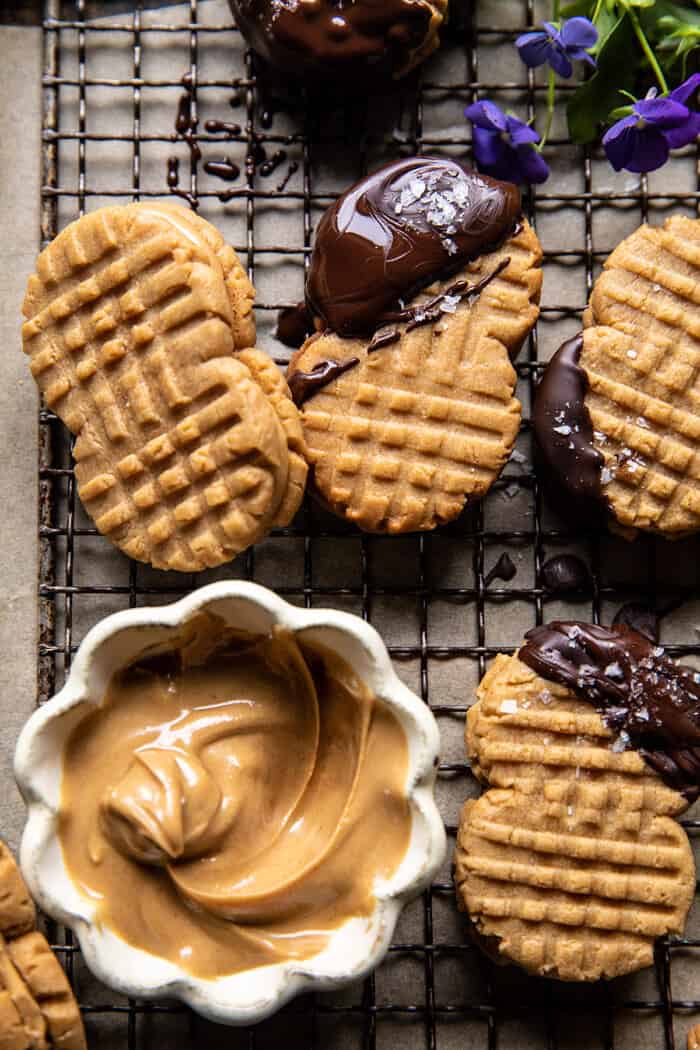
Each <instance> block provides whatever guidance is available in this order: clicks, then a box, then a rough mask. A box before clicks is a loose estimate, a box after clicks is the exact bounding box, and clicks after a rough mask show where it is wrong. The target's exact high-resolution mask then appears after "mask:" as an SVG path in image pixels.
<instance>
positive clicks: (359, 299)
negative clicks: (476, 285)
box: [306, 157, 520, 336]
mask: <svg viewBox="0 0 700 1050" xmlns="http://www.w3.org/2000/svg"><path fill="white" fill-rule="evenodd" d="M519 214H520V195H519V193H518V190H517V189H516V187H515V186H513V185H512V184H511V183H506V182H497V181H496V180H495V179H490V178H488V177H487V176H485V175H479V174H477V173H476V172H471V171H467V170H466V169H465V168H463V167H462V166H461V164H458V163H457V162H456V161H453V160H449V159H447V158H444V157H442V158H439V157H409V158H407V159H403V160H399V161H395V162H394V163H392V164H388V165H386V166H385V167H383V168H380V169H379V171H376V172H374V174H372V175H369V176H367V178H365V179H363V180H362V181H361V182H358V183H357V184H356V185H355V186H353V187H351V188H350V189H349V190H348V191H347V192H346V193H344V194H343V195H342V196H341V197H340V198H339V199H338V200H337V201H336V203H335V204H334V205H333V206H332V207H331V208H329V209H328V211H326V213H325V215H324V216H323V218H322V219H321V222H320V223H319V226H318V231H317V234H316V241H315V245H314V250H313V253H312V256H311V267H310V270H309V277H308V281H307V286H306V298H307V301H308V303H309V306H310V307H311V309H312V311H313V312H314V313H315V314H317V315H318V316H319V317H321V318H323V320H324V321H325V323H326V325H327V326H328V328H330V329H331V330H332V331H334V332H337V333H338V334H339V335H341V336H351V335H370V334H372V333H373V332H374V331H376V329H377V328H379V327H380V326H381V325H382V324H386V323H389V322H391V321H395V320H397V319H399V318H401V319H403V317H401V315H402V314H403V313H404V312H405V310H404V302H405V301H406V300H408V299H410V298H411V297H412V296H413V295H415V294H416V293H417V292H418V291H420V290H421V289H422V288H424V287H426V286H427V285H429V284H430V283H431V282H432V281H435V280H437V279H438V278H447V277H449V276H450V275H451V274H454V273H456V272H457V270H460V269H462V268H463V266H464V265H465V263H467V262H468V261H469V260H471V259H475V258H477V257H478V256H480V255H483V254H484V253H485V252H487V251H490V250H492V249H493V248H494V247H496V246H497V245H498V244H500V243H501V242H502V241H503V240H504V239H505V238H506V237H507V236H508V235H509V234H511V233H512V232H513V230H514V229H515V226H516V223H517V220H518V216H519ZM397 308H398V309H397Z"/></svg>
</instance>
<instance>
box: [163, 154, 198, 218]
mask: <svg viewBox="0 0 700 1050" xmlns="http://www.w3.org/2000/svg"><path fill="white" fill-rule="evenodd" d="M167 165H168V167H167V174H166V181H167V183H168V188H169V189H170V192H171V193H173V194H174V195H175V196H176V197H182V199H183V200H185V201H187V203H188V204H189V206H190V208H192V210H193V211H197V209H198V208H199V201H198V200H197V198H196V197H195V195H194V194H193V193H190V192H189V191H188V190H183V189H180V161H179V160H178V158H177V157H168V160H167Z"/></svg>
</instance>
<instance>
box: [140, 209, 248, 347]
mask: <svg viewBox="0 0 700 1050" xmlns="http://www.w3.org/2000/svg"><path fill="white" fill-rule="evenodd" d="M141 207H142V208H144V209H147V210H151V211H152V210H155V211H157V212H159V213H160V214H161V215H164V216H165V217H166V218H168V219H169V220H170V221H171V222H174V223H176V224H177V225H179V226H180V227H184V228H185V229H186V230H191V232H192V233H193V234H194V235H195V236H196V237H198V238H201V240H202V241H203V242H204V244H205V245H206V246H207V247H208V248H209V249H210V251H212V252H213V253H214V255H215V256H216V258H217V259H218V260H219V263H220V264H221V269H222V271H223V275H224V282H225V284H226V290H227V292H228V297H229V301H230V303H231V313H232V323H231V331H232V333H233V346H234V349H235V350H244V349H245V348H246V347H249V346H255V314H254V313H253V307H254V305H255V288H254V287H253V285H252V283H251V280H250V278H249V277H248V274H247V273H246V272H245V270H244V268H243V266H242V265H241V261H240V259H239V258H238V256H237V255H236V253H235V252H234V250H233V248H232V247H231V246H230V245H229V244H227V243H226V241H225V240H224V239H223V237H222V236H221V234H220V233H219V231H218V230H217V228H216V226H213V225H212V224H211V223H210V222H207V220H206V219H203V218H202V217H201V215H198V214H197V212H195V211H192V210H191V209H189V208H183V207H181V206H180V205H179V204H173V203H171V202H170V201H149V202H148V203H147V204H145V203H144V204H142V205H141Z"/></svg>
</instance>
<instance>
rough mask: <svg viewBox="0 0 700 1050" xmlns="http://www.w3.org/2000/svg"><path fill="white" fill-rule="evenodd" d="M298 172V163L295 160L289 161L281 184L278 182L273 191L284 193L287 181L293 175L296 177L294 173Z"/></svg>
mask: <svg viewBox="0 0 700 1050" xmlns="http://www.w3.org/2000/svg"><path fill="white" fill-rule="evenodd" d="M298 171H299V162H298V161H296V160H291V161H290V162H289V165H288V167H287V170H286V172H285V175H284V178H283V179H282V181H281V182H278V183H277V185H276V186H275V190H276V191H277V193H284V191H285V190H286V188H287V186H288V184H289V180H290V179H291V177H292V176H293V175H296V173H297V172H298Z"/></svg>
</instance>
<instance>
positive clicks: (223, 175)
mask: <svg viewBox="0 0 700 1050" xmlns="http://www.w3.org/2000/svg"><path fill="white" fill-rule="evenodd" d="M204 170H205V171H206V173H207V175H216V177H217V178H219V179H225V180H226V182H234V181H235V180H236V179H237V178H238V176H239V175H240V174H241V169H240V168H239V167H238V165H237V164H234V163H233V161H232V160H231V159H230V158H229V157H224V159H223V160H205V162H204Z"/></svg>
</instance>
